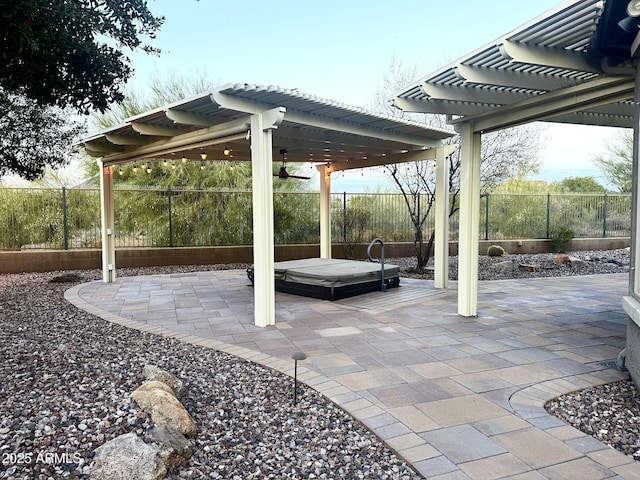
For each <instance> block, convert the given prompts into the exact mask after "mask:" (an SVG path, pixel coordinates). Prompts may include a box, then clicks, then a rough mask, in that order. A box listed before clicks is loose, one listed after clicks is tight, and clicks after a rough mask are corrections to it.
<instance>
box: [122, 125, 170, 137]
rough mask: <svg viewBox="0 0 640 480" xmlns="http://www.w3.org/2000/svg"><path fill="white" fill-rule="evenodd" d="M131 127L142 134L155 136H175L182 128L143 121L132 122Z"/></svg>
mask: <svg viewBox="0 0 640 480" xmlns="http://www.w3.org/2000/svg"><path fill="white" fill-rule="evenodd" d="M131 128H133V129H134V130H135V131H136V132H138V133H140V134H142V135H150V136H153V137H174V136H176V135H178V134H179V133H180V130H178V129H177V128H176V127H166V126H164V125H152V124H149V123H143V122H131Z"/></svg>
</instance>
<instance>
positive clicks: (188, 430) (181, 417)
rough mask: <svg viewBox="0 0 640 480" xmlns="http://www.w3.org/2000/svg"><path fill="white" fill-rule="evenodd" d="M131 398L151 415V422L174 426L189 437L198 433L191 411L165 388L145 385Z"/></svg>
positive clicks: (133, 393) (132, 394) (134, 392)
mask: <svg viewBox="0 0 640 480" xmlns="http://www.w3.org/2000/svg"><path fill="white" fill-rule="evenodd" d="M131 398H132V399H133V400H134V401H135V402H136V403H137V404H138V405H140V408H142V409H143V410H144V411H145V412H147V413H148V414H149V415H151V422H152V423H154V424H155V425H158V426H162V425H166V426H168V427H173V428H175V429H176V430H177V431H179V432H180V433H181V434H183V435H185V436H187V437H192V436H194V435H195V434H196V424H195V422H194V421H193V418H191V415H189V412H187V410H186V409H185V408H184V406H183V405H182V403H180V401H179V400H178V399H177V398H176V397H175V396H174V395H173V394H171V393H168V392H167V391H166V390H165V389H162V388H150V387H148V386H147V387H145V386H144V385H143V386H141V387H139V388H137V389H136V390H135V391H133V392H131Z"/></svg>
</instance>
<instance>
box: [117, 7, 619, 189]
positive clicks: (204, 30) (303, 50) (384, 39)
mask: <svg viewBox="0 0 640 480" xmlns="http://www.w3.org/2000/svg"><path fill="white" fill-rule="evenodd" d="M559 3H562V2H559V1H558V0H536V1H534V2H521V1H515V0H485V1H483V2H478V1H472V0H448V1H446V0H324V1H307V0H271V1H262V0H244V1H242V0H231V1H230V0H226V1H219V0H200V1H196V0H179V1H176V0H151V1H150V2H149V8H150V9H151V11H152V12H154V14H156V15H163V16H165V17H166V21H165V24H164V26H163V27H162V29H161V30H160V32H159V33H158V35H157V38H156V39H155V40H153V41H152V45H154V46H157V47H159V48H160V49H162V50H163V52H164V53H162V55H160V56H159V57H151V56H148V55H145V54H142V53H136V54H134V55H132V57H131V58H132V65H133V67H134V69H135V70H136V73H135V76H134V77H133V79H132V80H131V81H130V82H129V85H128V88H130V89H131V90H133V91H135V92H137V93H144V92H145V90H146V88H147V85H148V82H149V79H150V78H151V77H152V76H153V75H167V74H168V73H169V72H171V71H180V72H183V74H184V73H186V74H190V73H194V74H195V73H197V72H204V73H206V75H207V77H209V78H211V79H213V80H214V81H216V82H218V83H219V84H221V85H222V84H226V83H236V82H238V83H253V84H258V85H278V86H280V87H283V88H298V89H299V90H300V91H301V92H304V93H308V94H311V95H316V96H318V97H323V98H327V99H331V100H337V101H341V102H344V103H348V104H352V105H358V106H366V104H367V102H369V101H371V100H372V99H373V98H374V97H375V92H376V89H377V87H378V86H379V85H381V83H382V78H383V75H384V73H385V72H386V71H387V70H388V68H389V65H390V62H391V59H392V57H393V56H396V57H397V58H398V59H400V60H401V61H402V62H403V64H405V65H408V66H413V65H417V66H418V70H419V72H420V75H426V74H427V73H429V72H430V71H432V70H434V69H436V68H438V67H440V66H442V65H444V64H447V63H449V62H451V61H453V60H455V59H457V58H458V57H460V56H462V55H464V54H466V53H468V52H470V51H473V50H475V49H476V48H479V47H480V46H482V45H484V44H485V43H488V42H490V41H492V40H494V39H496V38H498V37H500V36H501V35H503V34H505V33H507V32H509V31H511V30H513V29H514V28H516V27H518V26H520V25H521V24H523V23H525V22H527V21H529V20H531V19H533V18H535V17H537V16H538V15H541V14H543V13H545V12H546V11H547V10H549V9H551V8H553V7H555V6H556V5H558V4H559ZM612 130H613V129H606V128H605V129H589V128H588V127H586V130H585V129H581V128H580V127H566V126H560V127H558V128H555V127H554V128H551V129H550V130H549V144H548V146H547V147H544V146H543V147H542V151H541V159H542V160H543V172H542V173H543V175H544V176H545V177H548V178H550V179H552V180H553V179H557V178H562V177H564V176H571V175H574V176H576V175H594V176H597V175H598V172H597V171H595V170H594V168H593V167H592V166H591V164H590V160H591V158H592V157H593V155H595V154H597V153H598V152H599V151H602V150H604V148H605V146H604V145H603V142H605V141H606V139H607V138H610V137H611V136H612V134H613V131H612ZM336 187H337V188H340V186H339V184H336Z"/></svg>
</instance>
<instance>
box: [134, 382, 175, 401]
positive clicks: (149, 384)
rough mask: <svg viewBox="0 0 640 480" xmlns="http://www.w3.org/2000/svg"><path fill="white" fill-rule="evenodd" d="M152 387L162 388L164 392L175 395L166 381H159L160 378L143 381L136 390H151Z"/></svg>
mask: <svg viewBox="0 0 640 480" xmlns="http://www.w3.org/2000/svg"><path fill="white" fill-rule="evenodd" d="M153 389H159V390H164V391H165V392H167V393H169V394H171V395H173V396H174V397H175V396H176V394H175V392H174V391H173V389H172V388H171V387H170V386H169V385H167V384H166V383H164V382H161V381H160V380H149V381H147V382H144V383H143V384H142V385H140V386H139V387H138V390H140V391H147V390H153Z"/></svg>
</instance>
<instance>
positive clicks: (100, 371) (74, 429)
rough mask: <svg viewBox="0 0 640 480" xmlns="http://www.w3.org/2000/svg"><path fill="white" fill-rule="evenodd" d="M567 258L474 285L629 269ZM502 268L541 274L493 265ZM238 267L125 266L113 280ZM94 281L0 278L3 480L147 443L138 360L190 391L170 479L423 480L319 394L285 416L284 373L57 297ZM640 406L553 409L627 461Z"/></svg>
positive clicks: (75, 468) (598, 392) (616, 396)
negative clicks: (189, 433) (184, 441)
mask: <svg viewBox="0 0 640 480" xmlns="http://www.w3.org/2000/svg"><path fill="white" fill-rule="evenodd" d="M572 255H574V256H575V257H576V258H577V259H581V260H582V261H580V262H578V261H574V262H573V263H572V264H569V265H556V264H554V263H553V257H552V256H551V255H533V256H531V255H528V256H505V257H501V258H489V257H483V256H482V257H481V260H480V267H479V272H480V273H479V275H480V277H481V278H483V279H499V278H526V277H528V276H544V275H546V276H549V275H554V276H557V275H585V274H596V273H617V272H623V271H628V264H629V260H628V258H629V253H628V251H627V250H614V251H609V252H575V253H573V254H572ZM505 260H511V261H512V262H513V263H514V265H516V264H518V265H519V264H520V263H525V264H529V265H533V264H536V265H540V268H539V269H537V270H536V271H535V272H528V271H521V270H520V269H519V268H516V267H515V266H514V268H513V269H505V268H504V266H503V267H502V268H500V269H497V268H494V267H493V265H494V264H495V263H499V262H504V261H505ZM387 261H388V262H389V263H395V264H399V265H400V266H401V268H402V269H403V276H412V277H417V278H428V274H427V275H418V274H416V273H414V272H412V271H411V269H412V265H413V260H412V259H388V260H387ZM245 267H246V265H239V264H238V265H227V266H211V265H208V266H196V267H194V266H184V267H153V268H142V269H120V270H119V275H121V276H131V275H140V274H154V273H179V272H188V271H194V270H212V269H214V268H245ZM450 267H451V278H452V279H455V278H457V262H456V258H455V257H452V259H451V262H450ZM100 277H101V274H100V272H99V271H78V272H67V273H64V274H63V273H60V272H58V273H43V274H22V275H2V276H0V305H1V306H2V309H1V310H0V328H1V329H2V335H0V354H1V358H2V362H0V376H1V378H2V381H1V382H0V455H1V460H2V461H1V462H0V478H2V479H25V478H26V479H49V478H86V474H87V471H88V466H89V465H90V463H91V459H92V452H93V450H94V449H95V448H96V447H98V446H99V445H101V444H103V443H105V442H106V441H108V440H110V439H112V438H114V437H116V436H118V435H120V434H123V433H127V432H131V431H133V432H136V433H138V434H139V435H142V436H143V435H144V432H145V431H146V429H147V428H148V427H149V426H150V423H149V418H148V417H147V415H146V414H144V413H143V412H142V411H141V410H140V409H139V408H137V406H136V405H135V404H134V403H133V402H132V401H131V400H130V398H129V396H128V394H129V393H130V392H132V391H133V390H135V389H136V388H137V387H138V386H139V385H140V384H141V383H142V381H143V378H142V374H141V371H142V367H143V366H144V364H146V363H154V364H156V365H158V366H159V367H160V368H164V369H166V370H169V371H171V372H173V373H174V374H176V375H177V376H178V377H180V378H182V379H183V380H185V382H186V383H187V385H188V389H189V394H188V396H187V398H186V399H185V400H184V404H185V406H186V408H187V409H188V410H189V412H190V413H191V414H192V415H193V417H194V419H195V420H196V423H197V424H198V427H199V432H198V435H197V436H196V438H195V439H194V440H193V442H194V452H195V453H194V456H193V457H192V458H191V460H190V461H189V463H188V464H187V465H186V466H185V467H183V468H182V469H180V470H179V471H178V472H173V473H172V477H171V478H232V479H251V478H354V479H356V478H379V479H384V478H387V479H396V478H398V479H405V478H419V476H418V475H417V474H416V473H415V472H414V471H413V470H412V469H411V467H410V466H409V465H407V464H406V463H405V462H404V461H402V459H399V458H398V457H397V456H395V454H394V452H393V451H391V450H390V449H389V448H387V447H386V446H385V444H384V443H382V442H381V441H380V440H378V439H377V437H375V436H374V435H373V434H371V433H370V432H369V431H368V430H367V429H366V428H364V427H363V426H361V425H360V424H359V423H358V422H356V421H355V420H354V419H352V418H351V417H350V416H349V415H347V414H345V413H344V412H342V411H341V410H340V409H339V408H336V407H335V406H334V405H333V404H331V402H328V401H327V400H326V399H324V398H323V397H321V396H320V395H318V394H317V393H316V392H315V391H313V390H311V389H308V388H305V387H301V390H300V391H299V394H298V405H297V406H293V405H292V400H291V397H292V382H291V379H290V378H289V377H286V376H284V375H282V374H279V373H277V372H273V371H271V370H269V369H267V368H264V367H261V366H260V365H257V364H253V363H250V362H246V361H244V360H240V359H237V358H235V357H232V356H229V355H227V354H224V353H221V352H217V351H213V350H208V349H203V348H200V347H195V346H192V345H187V344H183V343H181V342H179V341H176V340H172V339H165V338H160V337H157V336H154V335H151V334H146V333H141V332H137V331H131V330H127V329H125V328H123V327H121V326H118V325H114V324H111V323H108V322H106V321H103V320H102V319H100V318H97V317H95V316H93V315H90V314H88V313H85V312H83V311H80V310H78V309H77V308H76V307H74V306H72V305H70V304H68V303H67V302H66V301H65V300H64V298H63V294H64V291H65V290H66V289H68V288H69V287H70V286H71V285H73V284H76V283H80V282H87V281H91V280H96V279H99V278H100ZM621 399H623V400H621ZM639 404H640V400H639V399H638V394H637V392H636V391H635V389H633V385H632V384H630V383H629V382H618V383H616V384H611V385H609V386H606V388H605V389H604V390H603V389H602V388H600V389H593V390H592V391H583V392H578V393H576V394H572V395H567V396H564V397H562V399H559V402H558V405H557V406H554V407H553V408H552V409H550V411H552V413H553V414H555V415H557V416H559V417H561V418H563V419H565V420H566V421H567V422H569V423H572V424H574V425H576V426H577V427H578V428H581V429H582V427H580V425H579V424H580V423H582V424H585V425H589V428H591V429H592V430H593V432H594V433H593V434H594V435H595V436H596V437H597V438H599V439H600V440H602V441H604V442H607V443H610V444H612V445H613V446H615V448H618V449H620V450H622V451H624V452H625V453H627V454H630V455H634V454H637V451H638V447H639V445H638V434H637V432H638V430H637V428H638V424H639V423H640V412H639V411H638V410H639V408H638V406H639ZM614 406H615V408H616V409H615V412H616V413H615V414H613V413H612V412H613V411H614ZM619 412H625V413H624V414H618V413H619ZM628 412H631V413H628ZM572 418H573V419H574V420H575V419H576V418H577V419H579V421H578V422H576V421H572ZM594 418H597V419H598V422H596V421H595V420H593V419H594ZM589 419H591V420H589ZM607 419H611V420H613V419H615V422H614V423H613V424H610V423H608V422H607ZM634 429H635V430H634ZM596 430H597V432H596ZM584 431H586V430H584ZM619 432H635V434H633V433H632V434H623V433H619ZM588 433H591V432H588ZM637 456H638V455H635V458H637Z"/></svg>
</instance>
